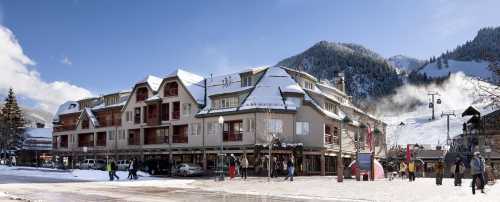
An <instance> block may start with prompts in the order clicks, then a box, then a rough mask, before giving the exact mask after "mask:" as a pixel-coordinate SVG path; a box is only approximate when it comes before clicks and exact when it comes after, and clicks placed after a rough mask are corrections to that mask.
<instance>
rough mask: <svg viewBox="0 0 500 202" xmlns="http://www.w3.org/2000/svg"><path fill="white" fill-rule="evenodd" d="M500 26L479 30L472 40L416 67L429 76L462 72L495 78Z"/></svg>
mask: <svg viewBox="0 0 500 202" xmlns="http://www.w3.org/2000/svg"><path fill="white" fill-rule="evenodd" d="M499 63H500V27H496V28H483V29H481V30H479V32H478V33H477V35H476V37H474V39H473V40H472V41H467V42H466V43H465V44H463V45H460V46H458V47H457V48H455V49H454V50H453V51H451V52H450V51H446V52H445V53H443V54H441V56H439V57H438V58H434V57H433V58H431V60H430V63H429V64H427V65H425V66H424V67H422V68H421V69H419V70H418V73H419V74H422V75H424V74H425V76H426V77H428V78H436V77H446V76H448V74H450V73H456V72H463V73H464V74H466V75H469V76H473V77H479V78H481V79H483V80H489V81H497V80H498V77H497V75H496V71H500V64H499Z"/></svg>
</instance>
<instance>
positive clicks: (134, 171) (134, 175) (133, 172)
mask: <svg viewBox="0 0 500 202" xmlns="http://www.w3.org/2000/svg"><path fill="white" fill-rule="evenodd" d="M138 169H139V162H138V161H137V159H136V158H134V167H133V168H132V177H133V178H134V180H137V179H139V176H137V170H138Z"/></svg>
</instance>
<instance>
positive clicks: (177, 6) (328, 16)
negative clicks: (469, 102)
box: [0, 0, 500, 105]
mask: <svg viewBox="0 0 500 202" xmlns="http://www.w3.org/2000/svg"><path fill="white" fill-rule="evenodd" d="M497 8H500V1H480V0H479V1H438V0H420V1H369V0H366V1H320V0H315V1H306V0H304V1H302V0H278V1H272V0H261V1H239V0H228V1H218V0H213V1H208V0H207V1H201V0H198V1H173V0H172V1H152V0H151V1H128V0H124V1H112V0H108V1H97V0H88V1H87V0H73V1H70V0H68V1H57V0H45V1H24V0H16V1H13V0H12V1H4V0H0V24H1V25H2V26H3V27H6V28H7V29H9V30H10V31H11V32H12V35H13V36H15V38H16V39H17V41H18V43H19V44H20V46H21V47H22V50H23V52H24V54H25V55H26V56H27V57H29V58H30V59H31V60H32V61H33V63H34V64H33V65H28V68H29V69H30V71H36V72H37V73H38V74H39V78H40V80H42V81H43V82H45V83H49V84H50V83H53V82H57V81H66V82H67V83H69V84H72V85H75V86H78V87H80V88H83V89H87V90H89V91H90V92H91V93H92V94H94V95H96V94H102V93H108V92H111V91H114V90H121V89H127V88H130V87H131V86H132V85H133V83H134V82H135V81H137V80H140V79H142V78H143V77H145V76H146V75H148V74H153V75H158V76H161V75H165V74H168V73H169V72H171V71H173V70H174V69H175V68H179V67H181V68H184V69H187V70H190V71H192V72H195V73H198V74H201V75H209V74H210V73H214V74H220V73H224V72H228V71H236V70H238V69H242V68H245V67H250V66H261V65H272V64H276V63H277V62H278V61H279V60H281V59H283V58H285V57H288V56H292V55H294V54H298V53H300V52H301V51H303V50H305V49H306V48H308V47H310V46H312V45H313V44H314V43H316V42H318V41H320V40H328V41H337V42H354V43H358V44H361V45H364V46H366V47H368V48H370V49H372V50H374V51H376V52H378V53H380V54H382V55H383V56H384V57H389V56H392V55H396V54H404V55H409V56H413V57H417V58H428V57H430V56H432V55H438V54H440V53H441V52H443V51H445V50H446V49H452V48H454V47H456V46H457V45H458V44H461V43H463V42H465V41H466V40H471V39H472V38H473V37H474V35H475V34H476V32H477V30H478V29H479V28H481V27H485V26H498V25H499V23H500V21H498V19H500V12H498V10H496V9H497ZM2 68H3V67H2ZM1 87H2V86H0V90H2V88H1ZM26 96H27V97H29V95H26ZM35 100H36V99H35ZM34 103H35V104H34V105H36V101H35V102H34Z"/></svg>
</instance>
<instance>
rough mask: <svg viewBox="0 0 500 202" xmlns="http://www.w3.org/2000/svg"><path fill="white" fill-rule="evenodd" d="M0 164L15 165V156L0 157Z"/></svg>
mask: <svg viewBox="0 0 500 202" xmlns="http://www.w3.org/2000/svg"><path fill="white" fill-rule="evenodd" d="M0 164H1V165H8V166H16V165H17V162H16V156H11V157H7V158H2V159H0Z"/></svg>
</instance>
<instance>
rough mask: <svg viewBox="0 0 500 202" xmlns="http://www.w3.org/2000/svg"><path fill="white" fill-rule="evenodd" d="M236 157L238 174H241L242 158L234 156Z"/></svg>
mask: <svg viewBox="0 0 500 202" xmlns="http://www.w3.org/2000/svg"><path fill="white" fill-rule="evenodd" d="M234 159H235V161H236V176H241V161H240V159H241V158H238V157H234Z"/></svg>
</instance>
